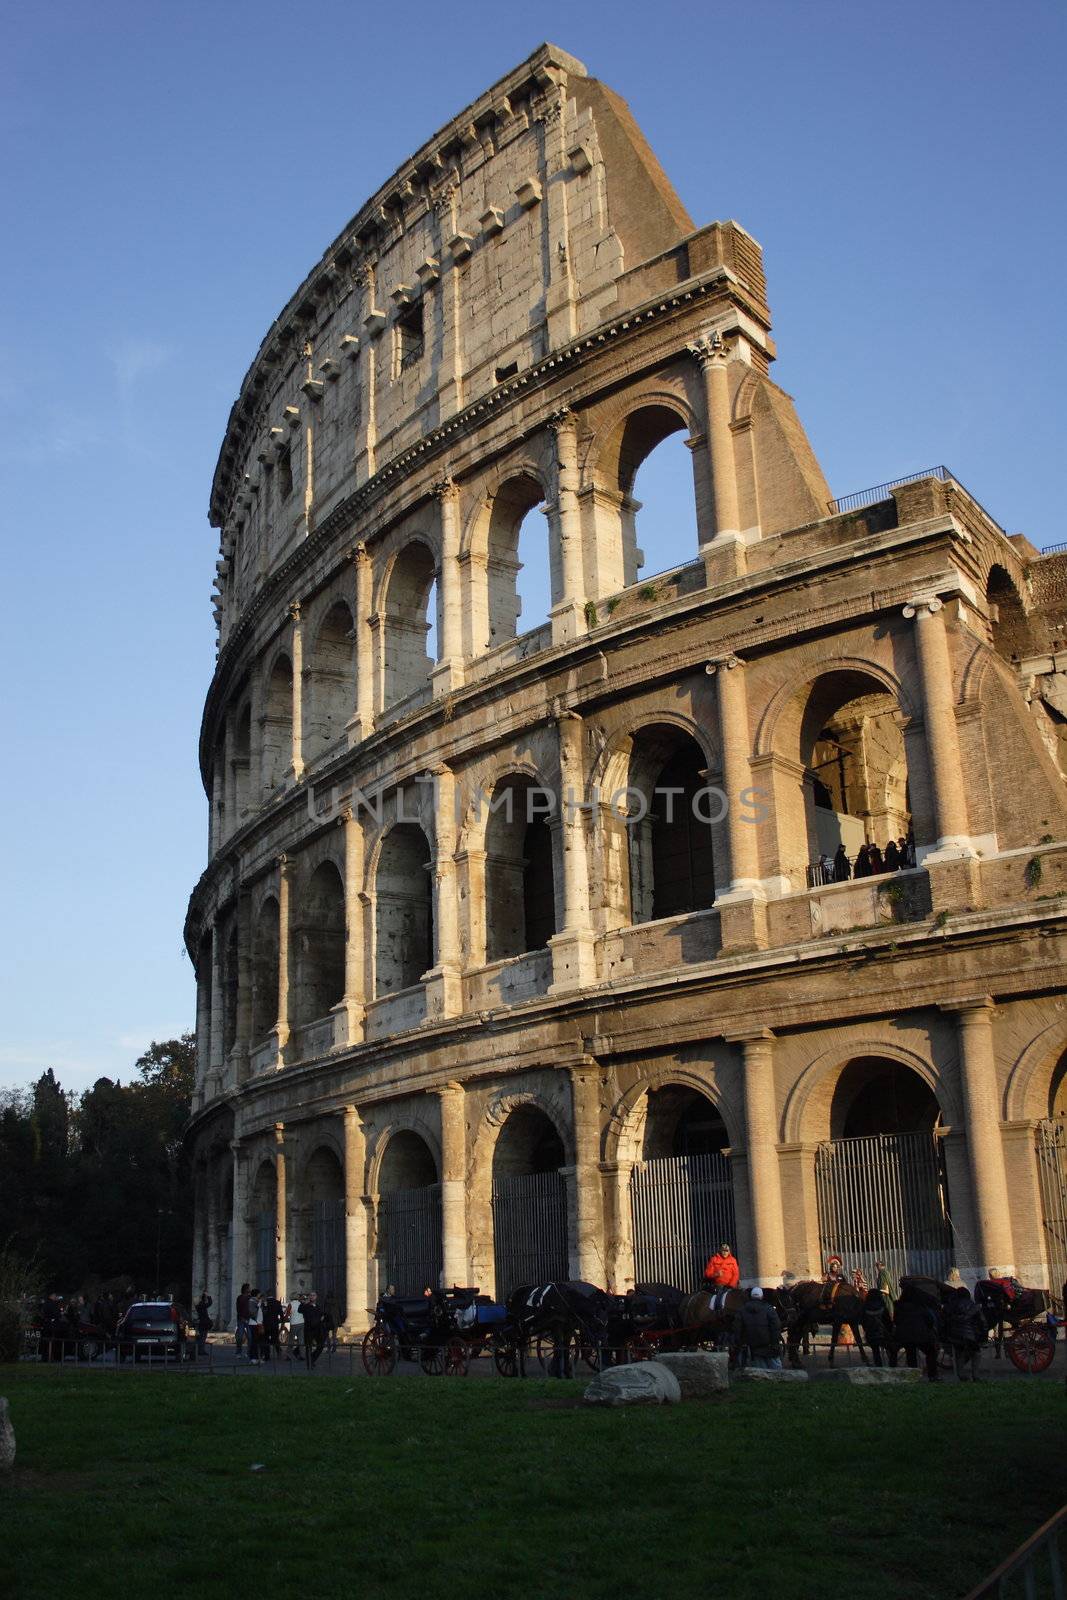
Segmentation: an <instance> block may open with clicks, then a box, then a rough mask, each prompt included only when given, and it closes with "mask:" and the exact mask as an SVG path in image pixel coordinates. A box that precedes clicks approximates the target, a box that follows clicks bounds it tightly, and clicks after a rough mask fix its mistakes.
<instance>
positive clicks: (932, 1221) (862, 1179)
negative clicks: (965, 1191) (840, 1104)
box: [815, 1133, 953, 1280]
mask: <svg viewBox="0 0 1067 1600" xmlns="http://www.w3.org/2000/svg"><path fill="white" fill-rule="evenodd" d="M815 1188H816V1194H817V1196H818V1205H819V1245H820V1249H821V1251H822V1259H823V1260H824V1261H825V1260H826V1258H827V1256H830V1255H837V1256H840V1257H841V1259H842V1261H843V1262H844V1264H845V1266H846V1267H860V1268H862V1270H863V1271H864V1273H865V1274H866V1275H867V1277H868V1279H869V1280H870V1279H871V1278H872V1274H873V1272H874V1264H875V1262H876V1261H883V1262H884V1263H885V1265H886V1266H887V1267H888V1268H889V1271H890V1273H891V1274H893V1276H895V1277H897V1278H899V1277H901V1276H902V1275H903V1274H904V1273H920V1274H923V1275H928V1276H930V1277H935V1278H943V1277H944V1276H945V1274H946V1273H947V1271H948V1269H949V1267H950V1266H951V1265H952V1262H953V1248H952V1224H951V1221H950V1214H949V1205H948V1187H947V1183H946V1180H945V1167H944V1155H943V1152H942V1149H941V1142H940V1140H938V1139H935V1138H934V1136H933V1135H932V1134H926V1133H881V1134H874V1135H872V1136H871V1137H869V1138H863V1139H834V1140H832V1141H830V1142H828V1143H826V1144H821V1145H820V1146H819V1148H818V1150H817V1151H816V1154H815Z"/></svg>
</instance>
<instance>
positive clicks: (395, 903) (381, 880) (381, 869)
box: [372, 822, 434, 997]
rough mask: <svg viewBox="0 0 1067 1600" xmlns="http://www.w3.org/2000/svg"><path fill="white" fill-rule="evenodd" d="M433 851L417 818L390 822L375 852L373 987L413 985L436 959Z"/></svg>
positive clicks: (386, 989) (382, 990) (378, 990)
mask: <svg viewBox="0 0 1067 1600" xmlns="http://www.w3.org/2000/svg"><path fill="white" fill-rule="evenodd" d="M432 866H433V852H432V850H431V847H430V840H429V837H428V836H427V834H426V832H425V830H424V829H423V828H422V827H420V825H419V824H418V823H417V822H394V823H393V824H392V825H391V826H390V827H389V828H387V829H386V830H385V831H384V832H383V834H382V836H381V838H380V840H379V841H378V844H377V845H376V847H375V852H374V866H373V880H372V881H373V883H374V992H375V995H376V996H378V997H380V996H382V995H386V994H393V993H395V992H396V991H397V990H400V989H408V988H411V987H412V986H413V985H414V984H416V983H418V982H419V981H420V980H421V978H422V976H423V974H424V973H425V972H427V971H429V969H430V968H431V967H432V966H433V963H434V924H433V887H432V882H431V871H432Z"/></svg>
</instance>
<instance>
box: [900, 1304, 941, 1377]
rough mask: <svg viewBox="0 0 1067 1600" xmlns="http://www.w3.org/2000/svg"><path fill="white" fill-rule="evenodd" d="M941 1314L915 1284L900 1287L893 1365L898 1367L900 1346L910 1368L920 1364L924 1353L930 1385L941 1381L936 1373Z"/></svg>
mask: <svg viewBox="0 0 1067 1600" xmlns="http://www.w3.org/2000/svg"><path fill="white" fill-rule="evenodd" d="M937 1333H938V1313H937V1309H936V1308H935V1305H934V1302H933V1301H932V1300H931V1299H930V1297H929V1296H928V1295H926V1294H924V1293H923V1292H922V1290H921V1289H920V1288H918V1287H917V1286H916V1285H915V1284H913V1283H904V1284H902V1285H901V1290H900V1298H899V1300H898V1301H897V1303H896V1307H895V1308H894V1311H893V1341H892V1345H891V1348H890V1356H891V1361H890V1365H891V1366H894V1367H895V1366H896V1364H897V1357H898V1355H899V1353H900V1350H901V1347H903V1350H904V1356H905V1360H906V1361H907V1363H908V1366H909V1367H917V1366H918V1365H919V1360H918V1353H919V1351H920V1350H921V1351H922V1353H923V1358H924V1360H925V1362H926V1376H927V1377H928V1378H929V1380H930V1382H931V1383H936V1382H937V1381H938V1376H939V1374H938V1370H937V1349H938V1346H937Z"/></svg>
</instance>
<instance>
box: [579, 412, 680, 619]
mask: <svg viewBox="0 0 1067 1600" xmlns="http://www.w3.org/2000/svg"><path fill="white" fill-rule="evenodd" d="M686 427H687V424H686V421H685V419H684V418H683V416H682V415H681V413H680V412H679V411H675V410H674V409H673V408H672V407H670V406H666V405H661V404H658V403H653V404H651V405H646V406H640V407H639V408H638V409H637V410H636V411H631V412H630V414H629V416H627V417H626V418H625V419H624V420H623V421H622V422H621V423H620V424H619V426H618V427H617V428H616V429H615V430H614V432H613V433H612V434H611V436H610V437H609V439H608V440H607V441H606V443H605V445H604V448H603V449H602V450H601V452H600V455H599V458H598V460H597V462H596V467H595V473H594V479H595V484H596V490H597V505H596V521H597V543H598V546H599V547H600V548H601V549H602V550H604V551H607V550H609V549H610V548H611V547H612V546H615V548H616V549H617V551H618V554H617V557H616V560H615V562H614V563H610V562H609V563H607V564H606V565H605V571H604V577H605V578H608V577H611V578H612V579H613V580H614V581H613V583H605V584H603V587H604V588H611V587H618V588H624V587H628V586H629V585H630V584H632V583H635V582H636V581H637V577H638V573H639V570H640V568H641V567H642V566H643V567H644V568H645V571H646V573H648V572H652V573H657V572H666V571H668V570H669V569H670V568H672V567H677V566H682V565H684V564H686V563H688V562H690V561H695V560H696V558H697V553H698V552H697V536H696V506H695V495H694V488H693V463H692V461H691V459H690V458H689V452H688V451H687V450H686V449H685V445H684V443H683V441H682V438H681V435H682V433H683V431H684V430H685V429H686ZM653 458H654V459H653ZM638 476H640V480H641V483H640V486H641V491H642V498H641V500H638V499H636V498H635V494H636V489H637V479H638ZM639 547H640V553H639Z"/></svg>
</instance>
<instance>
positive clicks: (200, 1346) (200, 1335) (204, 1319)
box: [193, 1289, 212, 1356]
mask: <svg viewBox="0 0 1067 1600" xmlns="http://www.w3.org/2000/svg"><path fill="white" fill-rule="evenodd" d="M211 1306H212V1300H211V1296H210V1295H209V1294H208V1292H207V1290H206V1289H204V1290H202V1291H201V1294H200V1299H199V1300H198V1301H197V1302H196V1305H195V1306H194V1307H193V1310H194V1311H195V1312H196V1353H197V1355H198V1356H202V1355H203V1354H204V1353H205V1351H206V1350H207V1336H208V1334H209V1333H210V1332H211Z"/></svg>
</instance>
